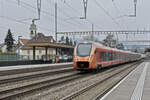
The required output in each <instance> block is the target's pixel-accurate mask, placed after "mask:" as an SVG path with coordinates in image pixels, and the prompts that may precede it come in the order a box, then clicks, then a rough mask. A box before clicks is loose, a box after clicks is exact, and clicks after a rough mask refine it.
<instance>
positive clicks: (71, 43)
mask: <svg viewBox="0 0 150 100" xmlns="http://www.w3.org/2000/svg"><path fill="white" fill-rule="evenodd" d="M69 44H70V45H71V46H72V45H73V42H72V39H71V38H70V43H69Z"/></svg>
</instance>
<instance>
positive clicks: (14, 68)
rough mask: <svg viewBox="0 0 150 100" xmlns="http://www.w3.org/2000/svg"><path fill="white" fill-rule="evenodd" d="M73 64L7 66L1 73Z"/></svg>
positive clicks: (1, 68)
mask: <svg viewBox="0 0 150 100" xmlns="http://www.w3.org/2000/svg"><path fill="white" fill-rule="evenodd" d="M71 64H73V62H69V63H55V64H36V65H16V66H5V67H0V72H1V71H8V70H17V69H27V68H39V67H50V66H63V65H71Z"/></svg>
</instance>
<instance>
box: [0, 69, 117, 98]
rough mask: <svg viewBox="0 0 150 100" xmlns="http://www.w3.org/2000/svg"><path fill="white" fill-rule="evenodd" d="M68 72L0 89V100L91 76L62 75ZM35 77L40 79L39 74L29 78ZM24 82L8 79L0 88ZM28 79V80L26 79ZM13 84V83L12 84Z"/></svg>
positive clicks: (87, 74) (77, 74)
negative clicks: (4, 85)
mask: <svg viewBox="0 0 150 100" xmlns="http://www.w3.org/2000/svg"><path fill="white" fill-rule="evenodd" d="M116 69H117V68H112V69H110V70H107V68H106V70H103V71H102V73H103V74H105V71H106V72H107V71H108V72H107V73H109V72H111V71H114V70H116ZM69 70H70V71H71V69H69V68H68V72H69ZM68 72H65V70H62V71H60V73H62V75H60V76H61V77H57V78H50V79H47V80H40V79H39V80H40V81H38V82H35V83H34V82H31V83H30V84H26V85H21V86H16V87H12V88H8V89H2V90H1V89H0V99H5V100H8V99H9V100H11V99H12V100H14V99H13V98H16V97H21V96H22V95H25V94H32V93H34V92H36V91H44V90H45V89H47V88H49V89H50V88H54V87H57V86H60V85H63V84H66V83H69V82H71V81H74V80H78V79H80V78H85V77H88V76H91V74H89V73H85V74H84V75H83V74H81V73H77V72H76V73H72V72H70V73H72V74H69V75H64V76H63V74H64V73H68ZM58 73H59V72H53V73H47V74H43V77H44V76H45V75H48V76H49V77H52V76H51V75H53V74H56V75H58ZM35 77H40V74H37V76H36V74H35V76H31V78H35ZM23 79H24V80H26V77H24V78H23V77H22V78H20V79H17V78H16V79H12V80H11V79H10V80H4V81H3V82H1V84H0V86H2V84H5V83H13V82H14V81H16V82H17V81H21V80H23ZM27 79H28V78H27ZM14 84H15V83H14Z"/></svg>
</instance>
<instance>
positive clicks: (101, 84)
mask: <svg viewBox="0 0 150 100" xmlns="http://www.w3.org/2000/svg"><path fill="white" fill-rule="evenodd" d="M140 63H141V62H138V63H135V64H134V65H131V66H128V67H126V68H123V69H121V70H119V71H115V72H114V71H111V73H109V75H108V76H107V77H105V78H103V79H102V80H99V81H97V82H96V83H94V84H91V85H89V86H87V87H85V88H83V89H81V90H79V91H76V92H74V93H72V94H70V95H68V96H66V97H63V98H62V99H61V100H99V99H100V98H101V97H102V96H103V95H104V94H106V93H107V92H108V91H109V90H110V89H111V88H113V87H114V86H115V85H116V84H117V83H118V82H119V81H121V80H122V79H123V78H124V77H125V76H126V75H128V74H129V73H130V72H131V71H133V70H134V69H135V68H136V67H137V65H139V64H140ZM120 76H122V77H121V78H118V77H120ZM116 79H117V80H116ZM112 80H113V81H112ZM107 83H109V85H108V84H107ZM106 85H107V86H106ZM98 88H100V89H98ZM95 91H97V93H94V92H95ZM93 94H94V95H93Z"/></svg>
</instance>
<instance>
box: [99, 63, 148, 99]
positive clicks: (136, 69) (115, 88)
mask: <svg viewBox="0 0 150 100" xmlns="http://www.w3.org/2000/svg"><path fill="white" fill-rule="evenodd" d="M144 63H145V62H143V63H142V64H140V65H139V66H142V65H145V64H144ZM137 69H138V67H137V68H136V69H135V70H133V71H132V72H131V73H129V74H128V75H127V76H126V77H125V78H124V79H122V80H121V81H120V82H119V83H118V84H117V85H115V86H114V87H113V88H112V89H111V90H110V91H109V92H107V93H106V94H105V95H104V96H103V97H102V98H100V100H104V99H105V98H106V97H107V96H108V95H109V94H110V93H111V92H113V91H114V90H115V89H116V88H117V87H118V86H119V85H120V84H121V83H123V82H124V81H125V80H126V79H127V78H128V77H129V76H130V75H131V74H133V73H134V72H135V71H136V70H137Z"/></svg>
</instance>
